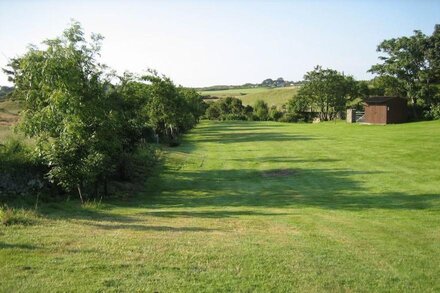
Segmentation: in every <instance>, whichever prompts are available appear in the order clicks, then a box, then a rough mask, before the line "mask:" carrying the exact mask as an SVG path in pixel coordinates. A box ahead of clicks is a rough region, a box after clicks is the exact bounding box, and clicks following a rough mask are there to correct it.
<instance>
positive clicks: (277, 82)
mask: <svg viewBox="0 0 440 293" xmlns="http://www.w3.org/2000/svg"><path fill="white" fill-rule="evenodd" d="M301 84H303V81H288V80H284V79H283V78H282V77H279V78H277V79H271V78H267V79H265V80H263V81H262V82H261V83H245V84H242V85H213V86H207V87H200V88H195V90H197V91H199V92H207V91H222V90H238V89H250V88H261V87H265V88H281V87H291V86H298V85H301Z"/></svg>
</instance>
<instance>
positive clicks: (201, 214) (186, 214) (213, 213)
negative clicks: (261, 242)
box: [142, 210, 287, 219]
mask: <svg viewBox="0 0 440 293" xmlns="http://www.w3.org/2000/svg"><path fill="white" fill-rule="evenodd" d="M142 214H143V215H148V216H153V217H163V218H212V219H219V218H238V217H240V216H283V215H287V213H270V212H267V213H266V212H264V213H263V212H257V211H243V210H241V211H228V210H210V211H150V212H146V213H142Z"/></svg>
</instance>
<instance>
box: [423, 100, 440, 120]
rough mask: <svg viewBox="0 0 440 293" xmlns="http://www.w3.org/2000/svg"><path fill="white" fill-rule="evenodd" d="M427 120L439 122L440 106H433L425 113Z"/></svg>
mask: <svg viewBox="0 0 440 293" xmlns="http://www.w3.org/2000/svg"><path fill="white" fill-rule="evenodd" d="M425 117H426V119H430V120H439V119H440V104H439V105H432V106H431V107H430V109H429V110H428V111H426V112H425Z"/></svg>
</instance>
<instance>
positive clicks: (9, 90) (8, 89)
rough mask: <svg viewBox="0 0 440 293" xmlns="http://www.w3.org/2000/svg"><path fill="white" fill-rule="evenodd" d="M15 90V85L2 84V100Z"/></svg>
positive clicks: (0, 98)
mask: <svg viewBox="0 0 440 293" xmlns="http://www.w3.org/2000/svg"><path fill="white" fill-rule="evenodd" d="M13 91H14V88H13V87H9V86H0V100H3V99H4V98H5V97H6V96H7V95H9V94H10V93H12V92H13Z"/></svg>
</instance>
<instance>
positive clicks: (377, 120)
mask: <svg viewBox="0 0 440 293" xmlns="http://www.w3.org/2000/svg"><path fill="white" fill-rule="evenodd" d="M365 122H366V123H374V124H386V123H387V106H386V105H368V106H365Z"/></svg>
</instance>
